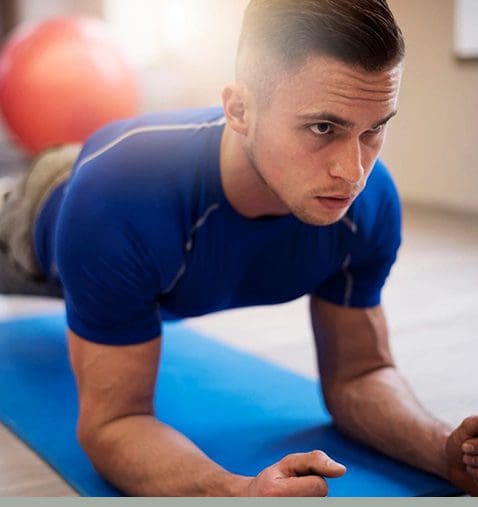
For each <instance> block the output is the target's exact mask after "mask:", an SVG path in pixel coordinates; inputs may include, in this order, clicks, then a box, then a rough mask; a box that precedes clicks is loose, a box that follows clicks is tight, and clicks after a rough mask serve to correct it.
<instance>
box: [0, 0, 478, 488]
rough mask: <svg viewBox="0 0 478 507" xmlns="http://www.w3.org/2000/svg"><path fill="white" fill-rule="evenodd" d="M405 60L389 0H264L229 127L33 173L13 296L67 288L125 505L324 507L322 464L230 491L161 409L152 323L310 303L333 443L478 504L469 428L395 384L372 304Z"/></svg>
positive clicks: (157, 120) (144, 131) (132, 123)
mask: <svg viewBox="0 0 478 507" xmlns="http://www.w3.org/2000/svg"><path fill="white" fill-rule="evenodd" d="M403 54H404V49H403V40H402V36H401V33H400V30H399V28H398V27H397V25H396V23H395V21H394V19H393V16H392V14H391V13H390V11H389V9H388V6H387V4H386V1H385V0H360V1H353V2H351V1H350V0H334V1H332V0H252V1H251V3H250V5H249V6H248V8H247V10H246V13H245V18H244V23H243V29H242V35H241V40H240V44H239V52H238V57H237V80H236V82H235V83H234V84H232V85H229V86H227V87H226V88H225V90H224V92H223V109H221V110H219V109H208V110H195V111H185V112H172V113H162V114H153V115H147V116H145V117H141V118H139V119H133V120H125V121H123V122H119V123H115V124H113V125H109V126H107V127H105V128H104V129H102V130H101V131H100V132H98V133H96V134H95V135H94V136H93V137H92V138H90V139H89V140H88V141H87V143H86V144H85V146H83V148H82V151H81V153H80V154H79V156H78V157H77V155H78V153H77V150H76V149H75V148H74V147H73V148H72V147H67V148H63V149H62V150H56V151H53V152H50V153H47V154H45V155H43V156H42V157H40V159H39V160H37V161H36V162H35V163H34V164H33V166H34V167H33V169H32V170H31V172H30V173H29V176H28V178H27V179H26V180H25V181H24V182H23V183H22V185H20V186H18V187H17V188H16V189H15V190H14V191H13V192H12V193H10V194H9V195H8V196H7V199H6V203H5V206H4V210H3V212H2V218H1V222H0V240H1V241H2V243H3V250H4V254H3V255H4V263H5V265H6V266H7V263H8V269H5V270H4V275H3V276H4V280H3V286H4V291H6V290H9V291H10V292H14V291H15V290H16V291H19V290H18V288H19V287H20V286H21V285H22V283H24V287H25V289H24V292H27V291H28V290H30V292H35V291H36V288H38V291H39V292H43V293H44V292H51V291H53V292H55V291H56V292H58V290H59V286H58V284H57V282H61V284H62V286H63V289H64V297H65V303H66V310H67V317H68V342H69V350H70V357H71V363H72V366H73V369H74V372H75V375H76V379H77V384H78V391H79V398H80V417H79V424H78V435H79V440H80V442H81V444H82V446H83V448H84V449H85V451H86V452H87V453H88V455H89V457H90V458H91V461H92V463H93V464H94V466H95V467H96V469H97V470H98V471H99V473H101V474H102V475H103V476H104V477H105V478H107V479H108V480H109V481H111V482H112V483H113V484H115V485H116V486H117V487H119V488H120V489H122V490H123V491H124V492H126V493H128V494H130V495H141V496H148V495H157V496H160V495H173V496H185V495H191V496H202V495H215V496H227V495H232V496H325V495H326V494H327V484H326V478H327V477H339V476H341V475H343V474H344V473H345V472H346V471H345V468H344V467H343V466H342V465H340V464H339V463H336V462H335V461H333V460H331V459H329V458H328V457H327V456H326V455H325V454H324V453H323V452H321V451H315V452H311V453H304V454H296V455H290V456H286V457H284V459H282V460H281V461H280V462H278V463H276V464H274V465H272V466H271V467H269V468H267V469H265V470H264V471H263V472H261V473H260V474H259V475H258V476H257V477H242V476H238V475H234V474H231V473H229V472H228V471H226V470H224V469H222V468H221V467H219V466H218V465H217V464H215V463H214V462H212V461H211V460H210V459H209V458H208V457H207V456H206V455H204V453H203V452H202V451H201V450H200V449H198V448H197V447H196V446H195V445H194V444H193V443H192V442H191V441H190V440H188V439H187V438H186V437H185V436H184V435H182V434H180V433H178V432H177V431H176V430H175V429H173V428H171V427H169V426H167V425H165V424H163V423H162V422H161V421H158V420H157V419H156V418H155V416H154V410H153V403H152V400H153V390H154V385H155V379H156V374H157V371H158V362H159V358H160V349H161V338H160V332H161V326H160V318H159V313H158V305H159V310H160V312H161V315H162V316H163V317H164V316H165V315H166V314H167V313H168V314H174V315H176V316H180V317H186V316H192V315H201V314H204V313H208V312H211V311H217V310H221V309H224V308H232V307H239V306H247V305H255V304H268V303H269V304H272V303H279V302H284V301H288V300H291V299H294V298H296V297H299V296H302V295H303V294H310V295H311V296H310V310H311V317H312V323H313V327H314V332H315V337H316V341H317V349H318V356H319V363H320V375H321V380H322V389H323V393H324V398H325V401H326V403H327V406H328V409H329V410H330V412H331V414H332V416H333V418H334V421H335V424H336V425H337V427H338V428H339V429H341V430H342V431H343V432H344V433H346V434H348V435H350V436H352V437H353V438H355V439H358V440H360V441H362V442H364V443H366V444H368V445H370V446H372V447H374V448H376V449H379V450H380V451H382V452H384V453H386V454H388V455H390V456H392V457H394V458H396V459H399V460H402V461H404V462H406V463H409V464H411V465H413V466H416V467H419V468H421V469H423V470H427V471H429V472H432V473H435V474H437V475H439V476H441V477H444V478H446V479H449V480H450V481H451V482H452V483H454V484H455V485H457V486H459V487H460V488H462V489H464V490H465V491H467V492H469V493H471V494H478V417H477V416H475V417H470V418H467V419H466V420H465V421H464V422H463V423H462V424H461V425H460V426H459V427H458V428H456V429H455V430H452V429H451V428H449V427H448V426H447V425H446V424H443V423H441V422H440V421H438V420H436V419H434V418H433V417H431V416H430V415H428V414H427V413H426V412H425V411H424V410H423V408H422V407H421V406H420V405H419V403H418V402H417V401H416V399H415V397H414V395H413V394H412V392H411V391H410V389H409V388H408V386H407V384H406V383H405V381H404V380H403V379H402V377H401V376H400V374H399V373H398V372H397V370H396V369H395V365H394V362H393V359H392V357H391V353H390V349H389V344H388V336H387V328H386V322H385V317H384V313H383V310H382V307H381V305H380V292H381V288H382V286H383V284H384V282H385V279H386V277H387V275H388V273H389V271H390V268H391V266H392V264H393V262H394V261H395V258H396V252H397V249H398V247H399V243H400V210H399V203H398V197H397V194H396V191H395V188H394V185H393V183H392V180H391V178H390V176H389V175H388V172H387V170H386V169H385V167H384V166H383V164H381V163H380V162H377V157H378V154H379V151H380V148H381V146H382V144H383V141H384V137H385V130H386V124H387V122H388V120H389V119H390V118H392V117H393V116H394V115H395V114H396V110H397V96H398V90H399V85H400V78H401V73H402V59H403ZM75 159H76V162H75V163H74V168H73V174H72V175H70V167H71V165H72V163H73V161H74V160H75ZM25 217H27V218H25ZM2 224H3V225H2ZM12 224H13V225H12ZM22 224H30V225H28V226H27V227H26V226H24V227H23V229H22V227H20V225H22ZM2 231H3V232H2ZM32 234H33V235H34V239H35V240H34V245H33V247H32V246H31V245H30V243H31V240H30V237H31V236H32ZM22 247H23V248H22ZM20 266H21V267H20ZM27 272H28V273H30V278H28V277H27V276H26V275H25V273H27ZM31 275H33V276H35V277H37V279H36V280H33V278H32V276H31ZM41 277H43V278H44V280H43V281H41V280H40V279H39V278H41ZM22 280H23V281H22ZM27 284H28V287H27ZM46 287H48V288H46Z"/></svg>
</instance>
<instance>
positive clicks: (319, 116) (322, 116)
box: [300, 110, 397, 128]
mask: <svg viewBox="0 0 478 507" xmlns="http://www.w3.org/2000/svg"><path fill="white" fill-rule="evenodd" d="M396 114H397V111H396V110H395V111H392V112H391V113H390V114H388V115H387V116H386V117H385V118H383V119H381V120H379V121H378V122H377V123H375V124H374V125H372V128H377V127H380V125H384V124H385V123H387V122H388V121H389V120H390V119H391V118H393V117H394V116H395V115H396ZM300 118H301V119H303V120H310V121H316V122H317V123H320V122H331V123H335V124H336V125H340V126H341V127H345V128H353V127H355V123H353V122H351V121H349V120H346V119H345V118H342V117H340V116H338V115H336V114H334V113H330V112H328V111H323V112H321V113H310V114H302V115H300Z"/></svg>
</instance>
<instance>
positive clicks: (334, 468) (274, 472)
mask: <svg viewBox="0 0 478 507" xmlns="http://www.w3.org/2000/svg"><path fill="white" fill-rule="evenodd" d="M345 472H346V468H345V467H344V466H343V465H341V464H340V463H337V462H336V461H334V460H332V459H331V458H329V457H328V456H327V454H325V453H324V452H322V451H313V452H309V453H300V454H289V455H288V456H286V457H285V458H283V459H282V460H280V461H279V462H278V463H276V464H274V465H272V466H270V467H268V468H266V469H265V470H263V471H262V472H261V473H260V474H259V475H258V476H257V477H255V478H254V479H252V480H251V482H250V483H249V485H248V487H247V488H246V490H245V491H244V496H275V497H292V496H327V494H328V487H327V483H326V481H325V479H324V477H333V478H335V477H340V476H342V475H344V474H345Z"/></svg>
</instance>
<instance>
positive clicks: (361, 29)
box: [236, 0, 405, 98]
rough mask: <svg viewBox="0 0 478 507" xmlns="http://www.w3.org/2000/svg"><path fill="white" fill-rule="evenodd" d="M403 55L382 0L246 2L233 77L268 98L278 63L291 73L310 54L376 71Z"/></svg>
mask: <svg viewBox="0 0 478 507" xmlns="http://www.w3.org/2000/svg"><path fill="white" fill-rule="evenodd" d="M404 54H405V44H404V40H403V36H402V32H401V30H400V28H399V26H398V25H397V23H396V21H395V19H394V17H393V14H392V12H391V11H390V8H389V7H388V4H387V1H386V0H251V2H250V3H249V5H248V6H247V8H246V11H245V13H244V19H243V23H242V30H241V36H240V39H239V48H238V54H237V61H236V74H237V78H238V81H243V82H245V83H246V84H247V85H249V86H250V87H252V89H253V91H255V92H258V93H259V94H260V95H264V97H263V98H267V96H268V95H270V93H271V86H272V85H273V82H274V74H275V75H277V71H278V69H277V66H278V65H279V67H280V68H281V70H283V71H288V72H290V71H293V70H295V69H298V68H300V67H301V66H302V65H303V64H304V63H305V61H306V60H307V58H308V57H310V56H328V57H332V58H336V59H337V60H339V61H342V62H343V63H346V64H350V65H351V66H357V67H360V68H362V69H363V70H366V71H370V72H379V71H382V70H386V69H388V68H392V67H393V66H395V65H397V64H399V63H400V62H401V61H402V60H403V57H404ZM274 67H275V72H274V70H273V68H274Z"/></svg>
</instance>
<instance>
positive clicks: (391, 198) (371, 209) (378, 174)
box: [356, 160, 400, 220]
mask: <svg viewBox="0 0 478 507" xmlns="http://www.w3.org/2000/svg"><path fill="white" fill-rule="evenodd" d="M356 204H357V206H356V213H358V214H360V215H362V218H363V219H368V220H369V219H372V218H373V217H375V216H383V215H387V214H399V213H400V197H399V193H398V190H397V187H396V185H395V182H394V180H393V177H392V175H391V173H390V171H389V169H388V168H387V166H386V165H385V163H384V162H383V161H382V160H377V162H376V163H375V165H374V167H373V171H372V173H371V174H370V176H369V179H368V181H367V185H366V187H365V189H364V190H363V192H362V194H361V195H360V196H359V197H358V199H357V202H356Z"/></svg>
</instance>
